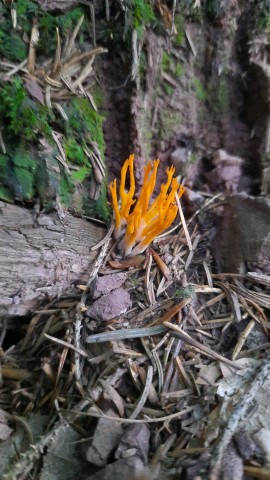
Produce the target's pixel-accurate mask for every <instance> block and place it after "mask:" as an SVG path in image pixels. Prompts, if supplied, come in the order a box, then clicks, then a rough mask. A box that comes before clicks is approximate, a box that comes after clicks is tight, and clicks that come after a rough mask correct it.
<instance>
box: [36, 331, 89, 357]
mask: <svg viewBox="0 0 270 480" xmlns="http://www.w3.org/2000/svg"><path fill="white" fill-rule="evenodd" d="M44 337H45V338H47V339H48V340H51V341H52V342H54V343H57V344H58V345H62V346H63V347H66V348H67V349H71V350H74V352H77V353H79V354H80V355H81V356H82V357H84V358H89V355H88V353H87V352H86V351H85V350H83V349H82V348H77V347H75V346H74V345H72V343H69V342H65V340H61V339H60V338H56V337H52V336H51V335H48V334H47V333H44Z"/></svg>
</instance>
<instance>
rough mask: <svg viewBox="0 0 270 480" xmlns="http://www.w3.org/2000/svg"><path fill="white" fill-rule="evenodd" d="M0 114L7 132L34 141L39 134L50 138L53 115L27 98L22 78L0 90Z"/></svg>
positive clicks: (12, 81) (14, 79)
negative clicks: (0, 113)
mask: <svg viewBox="0 0 270 480" xmlns="http://www.w3.org/2000/svg"><path fill="white" fill-rule="evenodd" d="M0 112H2V114H3V118H4V120H5V124H6V129H7V132H8V133H9V134H10V135H14V134H15V135H20V136H21V137H23V138H25V139H27V140H32V139H35V138H36V137H37V136H38V134H42V135H43V136H47V137H50V135H51V130H52V129H51V126H50V124H49V122H50V121H51V119H52V115H51V114H50V113H49V111H48V109H47V108H46V107H44V106H43V105H39V104H37V103H36V102H34V101H33V100H31V99H30V98H29V97H27V95H26V92H25V89H24V88H23V84H22V81H21V79H20V78H17V77H14V78H13V79H12V80H11V81H10V82H7V83H5V85H3V86H2V88H1V89H0Z"/></svg>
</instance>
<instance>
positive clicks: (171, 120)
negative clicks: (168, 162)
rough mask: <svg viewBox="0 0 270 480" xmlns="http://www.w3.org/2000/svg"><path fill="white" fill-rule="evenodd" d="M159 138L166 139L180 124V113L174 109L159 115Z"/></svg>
mask: <svg viewBox="0 0 270 480" xmlns="http://www.w3.org/2000/svg"><path fill="white" fill-rule="evenodd" d="M160 120H161V125H162V127H161V130H160V138H161V140H168V139H169V138H170V137H171V136H172V135H173V133H174V130H175V129H176V128H177V129H179V126H180V124H181V114H180V113H179V112H175V111H170V110H169V111H164V112H163V113H162V117H161V119H160Z"/></svg>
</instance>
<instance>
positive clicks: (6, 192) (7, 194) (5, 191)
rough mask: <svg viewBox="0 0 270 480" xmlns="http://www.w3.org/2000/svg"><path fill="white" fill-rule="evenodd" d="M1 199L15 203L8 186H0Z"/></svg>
mask: <svg viewBox="0 0 270 480" xmlns="http://www.w3.org/2000/svg"><path fill="white" fill-rule="evenodd" d="M0 200H2V201H3V202H8V203H13V202H14V199H13V196H12V194H11V193H10V191H9V189H8V188H7V187H3V186H1V187H0Z"/></svg>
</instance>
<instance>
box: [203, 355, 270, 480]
mask: <svg viewBox="0 0 270 480" xmlns="http://www.w3.org/2000/svg"><path fill="white" fill-rule="evenodd" d="M269 374H270V356H269V355H268V356H267V358H266V359H265V360H264V361H263V362H262V364H261V366H260V367H259V369H258V371H257V374H256V376H255V378H254V380H253V382H252V383H251V385H249V386H247V389H246V392H245V394H244V395H243V396H242V397H241V401H240V403H238V404H237V406H236V407H235V409H234V411H233V412H232V413H231V414H230V418H229V421H228V423H227V426H226V428H225V431H224V432H223V434H222V436H221V438H220V439H219V441H218V444H217V446H216V448H215V452H214V453H213V455H212V461H211V473H210V480H218V479H219V478H220V472H221V468H222V460H223V456H224V453H225V451H226V449H227V447H228V445H229V443H230V441H231V439H232V437H233V435H234V434H235V433H236V431H237V429H238V428H239V427H240V425H241V424H242V422H243V421H244V420H245V418H246V416H247V415H248V411H249V409H250V407H251V405H252V402H253V401H254V399H255V397H256V395H257V393H258V391H259V389H260V388H261V387H262V385H263V384H264V382H266V380H267V378H268V377H269Z"/></svg>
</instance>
